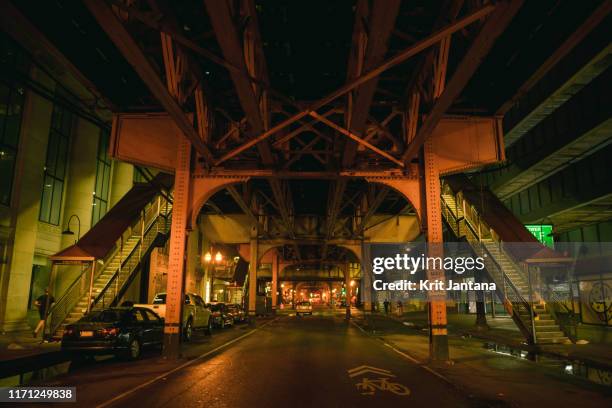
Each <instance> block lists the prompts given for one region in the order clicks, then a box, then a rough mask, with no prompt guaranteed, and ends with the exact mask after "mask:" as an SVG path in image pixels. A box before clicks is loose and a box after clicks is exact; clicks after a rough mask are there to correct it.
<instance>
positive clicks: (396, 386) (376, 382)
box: [347, 365, 410, 397]
mask: <svg viewBox="0 0 612 408" xmlns="http://www.w3.org/2000/svg"><path fill="white" fill-rule="evenodd" d="M347 373H348V376H349V378H356V377H361V376H364V375H371V374H372V375H377V376H378V378H374V379H373V378H370V377H369V376H368V377H361V378H360V381H359V382H358V383H356V384H355V387H357V390H359V391H360V393H361V395H375V394H376V392H377V391H383V392H385V391H387V392H390V393H392V394H395V395H399V396H404V397H406V396H408V395H410V389H409V388H408V387H406V386H405V385H403V384H400V383H397V382H392V381H390V378H392V377H395V375H394V374H393V373H392V372H391V371H389V370H385V369H384V368H377V367H372V366H367V365H362V366H359V367H355V368H352V369H350V370H347Z"/></svg>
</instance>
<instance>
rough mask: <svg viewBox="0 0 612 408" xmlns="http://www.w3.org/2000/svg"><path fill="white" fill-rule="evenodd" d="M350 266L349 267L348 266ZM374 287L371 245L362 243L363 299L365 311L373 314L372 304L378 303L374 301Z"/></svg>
mask: <svg viewBox="0 0 612 408" xmlns="http://www.w3.org/2000/svg"><path fill="white" fill-rule="evenodd" d="M347 266H348V265H347ZM373 290H374V289H373V286H372V258H371V251H370V245H369V243H362V245H361V299H362V303H363V311H364V312H371V311H372V310H373V309H372V303H373V302H375V301H377V299H373V298H374V297H375V296H374V293H373Z"/></svg>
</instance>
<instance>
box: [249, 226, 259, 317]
mask: <svg viewBox="0 0 612 408" xmlns="http://www.w3.org/2000/svg"><path fill="white" fill-rule="evenodd" d="M258 247H259V245H258V242H257V237H255V238H251V262H249V316H255V315H256V314H257V264H258V259H259V257H258V254H257V252H258Z"/></svg>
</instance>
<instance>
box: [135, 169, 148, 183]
mask: <svg viewBox="0 0 612 408" xmlns="http://www.w3.org/2000/svg"><path fill="white" fill-rule="evenodd" d="M146 182H147V180H145V178H144V177H143V175H142V173H141V172H140V171H138V167H137V166H134V184H136V183H146Z"/></svg>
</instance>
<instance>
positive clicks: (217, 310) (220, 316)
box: [210, 302, 234, 329]
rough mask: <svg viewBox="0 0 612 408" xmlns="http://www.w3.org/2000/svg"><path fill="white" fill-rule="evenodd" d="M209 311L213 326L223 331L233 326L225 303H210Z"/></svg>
mask: <svg viewBox="0 0 612 408" xmlns="http://www.w3.org/2000/svg"><path fill="white" fill-rule="evenodd" d="M210 311H211V312H212V318H213V325H214V326H215V327H220V328H222V329H223V328H225V327H227V326H231V325H233V324H234V316H232V314H231V313H230V311H229V309H228V307H227V305H226V304H225V303H223V302H212V303H210Z"/></svg>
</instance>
